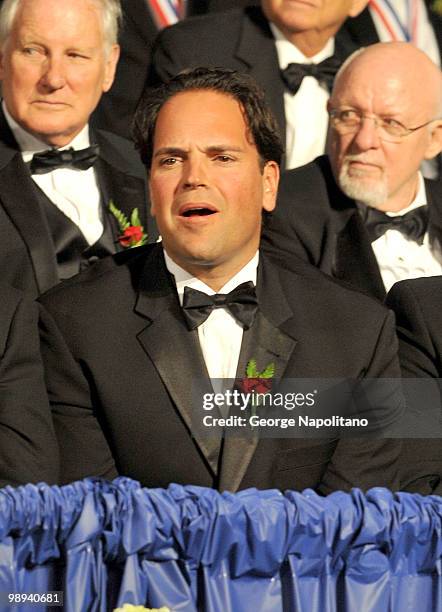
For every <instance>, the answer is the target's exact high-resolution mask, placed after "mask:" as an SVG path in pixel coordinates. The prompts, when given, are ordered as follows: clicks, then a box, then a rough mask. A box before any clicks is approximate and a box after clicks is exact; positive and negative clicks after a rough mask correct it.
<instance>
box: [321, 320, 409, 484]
mask: <svg viewBox="0 0 442 612" xmlns="http://www.w3.org/2000/svg"><path fill="white" fill-rule="evenodd" d="M376 378H380V379H382V378H384V379H385V378H387V379H389V380H388V381H385V382H386V383H387V384H386V386H385V398H384V399H381V398H378V400H379V404H378V405H376V406H375V408H376V411H377V412H378V413H379V414H380V415H381V418H380V421H381V423H384V422H385V423H386V429H384V428H383V427H381V429H380V431H379V437H376V436H372V437H365V438H360V437H354V438H342V439H340V440H339V442H338V444H337V446H336V450H335V451H334V453H333V456H332V459H331V461H330V462H329V464H328V466H327V469H326V472H325V474H324V476H323V479H322V481H321V483H320V485H319V487H318V491H319V492H320V493H322V494H324V495H328V494H329V493H331V492H332V491H336V490H344V491H348V490H349V489H351V488H352V487H359V488H361V489H363V490H367V489H370V488H371V487H387V488H389V489H391V490H393V491H396V490H398V489H399V488H400V472H399V458H400V453H401V450H402V441H401V440H400V439H399V438H389V437H385V436H388V435H389V433H388V432H389V431H391V432H393V433H394V432H395V433H397V431H398V430H397V429H396V427H397V425H399V424H400V422H401V417H402V415H403V410H404V403H403V395H402V390H401V385H400V368H399V362H398V357H397V339H396V336H395V329H394V317H393V314H392V313H391V312H390V313H386V315H385V317H384V321H383V323H382V325H381V328H380V332H379V335H378V338H377V341H376V342H375V344H374V350H373V352H372V354H371V356H369V359H368V364H367V369H366V371H365V379H366V380H368V379H376ZM381 389H382V387H381ZM375 390H376V387H375ZM376 397H377V394H376Z"/></svg>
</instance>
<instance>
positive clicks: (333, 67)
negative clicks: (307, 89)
mask: <svg viewBox="0 0 442 612" xmlns="http://www.w3.org/2000/svg"><path fill="white" fill-rule="evenodd" d="M340 65H341V62H340V61H339V60H338V59H337V58H336V57H335V56H334V55H333V56H332V57H329V58H327V59H326V60H324V61H323V62H320V63H319V64H289V65H288V66H287V68H285V69H284V70H281V75H282V78H283V81H284V83H285V84H286V85H287V87H288V89H289V91H290V92H291V93H292V94H295V93H296V92H297V91H298V89H299V88H300V87H301V83H302V80H303V78H304V77H306V76H312V77H314V78H315V79H316V80H317V81H319V82H322V83H325V85H326V87H327V89H328V90H329V91H331V88H332V86H333V80H334V78H335V75H336V73H337V71H338V69H339V67H340Z"/></svg>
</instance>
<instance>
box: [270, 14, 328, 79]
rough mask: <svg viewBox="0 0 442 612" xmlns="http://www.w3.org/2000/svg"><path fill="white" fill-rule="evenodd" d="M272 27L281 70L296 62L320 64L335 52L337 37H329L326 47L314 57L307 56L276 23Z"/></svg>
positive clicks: (271, 24)
mask: <svg viewBox="0 0 442 612" xmlns="http://www.w3.org/2000/svg"><path fill="white" fill-rule="evenodd" d="M270 29H271V30H272V34H273V37H274V39H275V45H276V52H277V54H278V63H279V67H280V69H281V70H284V68H287V66H288V65H289V64H291V63H295V64H319V63H320V62H322V61H324V60H325V59H327V58H328V57H331V56H332V55H333V54H334V52H335V39H334V38H333V37H332V38H329V40H328V41H327V43H326V45H325V47H323V48H322V49H321V51H319V53H317V54H316V55H313V56H312V57H307V56H305V55H304V54H303V53H302V51H300V50H299V49H298V47H296V46H295V45H294V44H293V43H291V42H290V41H289V40H288V39H287V38H286V37H285V36H284V34H283V33H282V32H281V30H279V28H277V27H276V26H275V24H274V23H270Z"/></svg>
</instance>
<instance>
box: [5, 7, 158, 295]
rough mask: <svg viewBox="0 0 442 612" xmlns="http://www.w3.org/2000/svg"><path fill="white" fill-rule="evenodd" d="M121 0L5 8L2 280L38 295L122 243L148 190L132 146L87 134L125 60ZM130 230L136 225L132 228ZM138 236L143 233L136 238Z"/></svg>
mask: <svg viewBox="0 0 442 612" xmlns="http://www.w3.org/2000/svg"><path fill="white" fill-rule="evenodd" d="M119 15H120V7H119V3H118V0H100V1H99V2H96V1H95V0H79V1H77V0H66V1H64V2H59V1H58V0H16V1H15V2H8V3H4V4H3V5H2V8H1V11H0V30H1V32H2V40H1V41H0V43H1V55H0V79H1V81H2V93H3V101H2V105H1V111H0V239H1V248H0V275H1V277H2V278H3V280H5V281H8V282H9V283H10V284H11V285H13V286H16V287H17V288H21V289H23V290H25V291H26V292H27V293H28V294H29V295H31V296H36V295H38V294H39V293H42V292H43V291H45V290H46V289H48V288H50V287H52V286H53V285H55V284H56V283H57V282H59V281H60V280H63V279H66V278H69V277H70V276H72V275H74V274H76V273H77V272H78V271H79V270H80V269H81V268H82V267H84V266H87V265H88V264H89V263H90V262H93V261H95V260H96V259H97V258H100V257H103V256H104V255H107V254H110V253H114V252H115V251H117V250H119V249H120V248H122V245H127V244H131V242H132V243H133V242H135V241H134V240H130V239H129V238H130V237H129V238H127V239H125V240H123V239H122V240H121V245H120V243H119V241H118V238H119V237H120V236H122V234H123V232H124V230H126V229H128V228H127V227H123V226H124V225H125V224H124V219H123V218H122V217H121V216H120V218H119V220H118V221H117V219H116V217H115V216H114V215H113V214H112V213H111V212H110V210H109V206H110V202H111V201H112V202H113V203H114V205H115V207H116V208H117V209H119V210H121V212H122V213H124V214H125V215H126V217H128V218H130V215H131V212H132V211H133V210H134V209H135V208H138V210H139V214H140V217H141V220H140V223H138V220H137V219H135V218H134V219H132V225H136V226H139V225H140V224H141V225H143V226H144V231H145V232H149V231H150V229H151V228H150V227H149V225H148V221H147V212H146V185H145V179H144V176H143V172H142V166H141V164H140V163H139V160H138V159H137V155H136V154H135V151H134V150H133V145H132V144H131V143H129V142H127V141H125V140H123V139H121V138H118V137H116V136H114V135H112V134H109V133H107V132H102V131H98V130H96V131H92V130H89V126H88V121H89V116H90V114H91V113H92V111H93V109H94V108H95V106H96V104H97V103H98V100H99V99H100V96H101V94H102V93H103V91H106V90H107V89H109V87H110V86H111V84H112V80H113V78H114V72H115V67H116V64H117V60H118V45H117V44H116V37H117V30H118V19H119ZM128 224H130V219H129V223H128ZM140 234H141V231H139V232H138V234H137V235H138V239H139V241H141V237H140Z"/></svg>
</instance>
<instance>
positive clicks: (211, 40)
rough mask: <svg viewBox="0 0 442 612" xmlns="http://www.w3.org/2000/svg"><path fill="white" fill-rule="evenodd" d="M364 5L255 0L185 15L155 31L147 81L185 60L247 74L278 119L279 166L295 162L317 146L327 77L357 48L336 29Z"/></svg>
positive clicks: (320, 146) (359, 0) (343, 0)
mask: <svg viewBox="0 0 442 612" xmlns="http://www.w3.org/2000/svg"><path fill="white" fill-rule="evenodd" d="M366 3H367V0H320V1H318V2H303V1H299V2H298V1H296V0H295V1H293V0H291V1H290V2H288V1H287V0H262V1H261V6H260V7H258V6H255V7H247V8H245V9H237V10H233V11H227V12H224V13H218V14H214V15H207V16H203V17H199V18H195V19H189V20H186V21H185V22H182V23H179V24H176V25H174V26H172V27H170V28H166V29H165V30H163V31H162V32H161V34H160V35H159V36H158V39H157V42H156V44H155V47H154V52H153V64H152V65H153V71H152V75H151V82H156V81H158V80H162V81H165V80H167V79H168V78H169V77H170V76H172V75H173V74H176V73H177V72H179V71H180V70H183V69H185V68H188V67H191V66H204V65H207V66H225V67H228V68H232V69H235V70H239V71H243V72H247V73H249V74H251V75H252V76H253V77H254V78H255V79H256V81H257V82H258V83H259V84H260V85H261V86H262V87H263V89H264V90H265V92H266V97H267V101H268V103H269V104H270V106H271V108H272V110H273V113H274V114H275V116H276V118H277V120H278V124H279V127H280V129H281V134H282V138H283V141H284V142H285V144H286V158H285V164H284V165H285V167H287V168H294V167H297V166H301V165H303V164H305V163H307V162H310V161H311V160H312V159H314V158H315V157H317V156H318V155H321V154H322V153H323V152H324V145H325V138H326V133H327V124H328V117H327V112H326V103H327V100H328V97H329V90H330V87H331V84H332V82H333V77H334V75H335V72H336V70H337V69H338V67H339V65H340V64H341V63H342V61H343V60H344V59H345V58H346V57H347V56H348V55H350V53H351V52H352V51H354V50H355V49H356V48H357V47H356V46H355V45H354V43H353V42H352V41H351V39H350V37H349V35H348V33H347V32H345V31H343V32H341V31H338V30H339V28H340V26H341V25H342V23H343V22H344V20H345V19H346V18H347V17H348V16H350V17H354V16H355V15H357V14H358V13H359V12H360V11H361V10H362V9H363V8H364V6H365V5H366ZM195 41H197V42H195Z"/></svg>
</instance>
